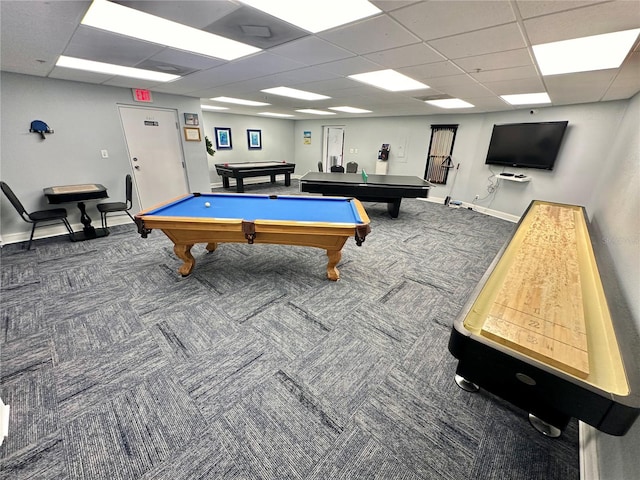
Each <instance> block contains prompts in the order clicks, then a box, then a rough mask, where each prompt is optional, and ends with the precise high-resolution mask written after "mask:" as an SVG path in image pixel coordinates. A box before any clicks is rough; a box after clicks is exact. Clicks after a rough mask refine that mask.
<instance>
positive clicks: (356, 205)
mask: <svg viewBox="0 0 640 480" xmlns="http://www.w3.org/2000/svg"><path fill="white" fill-rule="evenodd" d="M135 222H136V224H137V226H138V232H139V233H140V235H141V236H142V237H143V238H146V237H147V235H148V234H149V233H150V232H151V230H152V229H154V228H155V229H160V230H162V231H163V232H164V234H165V235H166V236H167V237H169V239H170V240H171V241H172V242H173V243H174V249H173V251H174V252H175V254H176V255H177V256H178V257H179V258H180V259H181V260H182V261H183V262H184V263H183V264H182V266H181V267H180V268H179V269H178V272H179V273H180V274H181V275H182V276H187V275H189V274H190V273H191V272H192V270H193V268H194V266H195V259H194V258H193V255H192V254H191V248H192V247H193V245H195V244H196V243H206V244H207V246H206V249H207V251H209V252H212V251H214V250H215V249H216V248H217V246H218V243H249V244H254V243H271V244H281V245H299V246H306V247H316V248H322V249H325V250H326V251H327V256H328V257H329V261H328V263H327V277H328V278H329V280H334V281H335V280H338V279H339V278H340V274H339V272H338V269H337V268H336V266H337V264H338V262H339V261H340V259H341V257H342V247H343V246H344V244H345V242H346V241H347V239H348V238H349V237H350V236H354V238H355V241H356V244H357V245H358V246H360V245H362V242H364V240H365V237H366V235H367V234H368V233H369V232H370V231H371V227H370V226H369V217H368V216H367V212H366V211H365V209H364V207H363V206H362V204H361V203H360V202H359V201H358V200H356V199H352V198H337V197H336V198H333V197H332V198H325V197H314V196H276V195H251V194H242V195H240V194H234V193H228V194H225V193H203V194H200V193H193V194H188V195H185V196H183V197H180V198H177V199H174V200H171V201H169V202H166V203H164V204H162V205H158V206H155V207H153V208H151V209H149V210H145V211H142V212H140V213H138V214H137V215H136V216H135Z"/></svg>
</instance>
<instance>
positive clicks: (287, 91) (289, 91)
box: [261, 87, 331, 100]
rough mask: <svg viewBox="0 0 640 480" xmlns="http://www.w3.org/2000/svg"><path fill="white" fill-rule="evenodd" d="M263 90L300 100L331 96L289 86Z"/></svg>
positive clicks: (321, 98)
mask: <svg viewBox="0 0 640 480" xmlns="http://www.w3.org/2000/svg"><path fill="white" fill-rule="evenodd" d="M261 91H262V92H265V93H272V94H273V95H281V96H283V97H290V98H298V99H300V100H324V99H327V98H331V97H327V96H326V95H320V94H318V93H313V92H305V91H304V90H296V89H295V88H289V87H274V88H267V89H265V90H261Z"/></svg>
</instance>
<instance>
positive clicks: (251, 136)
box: [247, 130, 262, 150]
mask: <svg viewBox="0 0 640 480" xmlns="http://www.w3.org/2000/svg"><path fill="white" fill-rule="evenodd" d="M247 142H248V143H249V149H250V150H259V149H261V148H262V132H261V131H260V130H247Z"/></svg>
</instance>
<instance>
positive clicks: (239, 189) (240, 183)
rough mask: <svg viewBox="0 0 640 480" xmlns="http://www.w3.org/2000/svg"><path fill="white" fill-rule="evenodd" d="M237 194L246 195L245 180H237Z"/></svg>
mask: <svg viewBox="0 0 640 480" xmlns="http://www.w3.org/2000/svg"><path fill="white" fill-rule="evenodd" d="M236 192H237V193H244V180H243V179H242V178H236Z"/></svg>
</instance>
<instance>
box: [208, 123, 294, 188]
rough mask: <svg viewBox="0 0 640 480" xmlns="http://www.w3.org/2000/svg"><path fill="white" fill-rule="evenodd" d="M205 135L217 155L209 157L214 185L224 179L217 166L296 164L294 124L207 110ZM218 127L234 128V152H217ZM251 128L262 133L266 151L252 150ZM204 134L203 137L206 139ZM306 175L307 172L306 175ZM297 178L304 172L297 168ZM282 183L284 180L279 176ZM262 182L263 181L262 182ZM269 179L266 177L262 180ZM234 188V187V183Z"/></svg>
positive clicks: (232, 140) (210, 173) (232, 131)
mask: <svg viewBox="0 0 640 480" xmlns="http://www.w3.org/2000/svg"><path fill="white" fill-rule="evenodd" d="M202 114H203V115H202V118H203V119H204V135H206V136H207V137H209V140H211V143H212V144H213V149H214V150H216V153H215V155H214V156H213V157H211V156H209V155H207V157H208V162H209V177H210V180H211V183H213V184H214V185H221V184H222V179H221V178H220V177H219V176H218V174H216V168H215V164H216V163H234V162H267V161H279V162H281V161H285V162H293V163H295V157H294V153H293V149H292V148H291V145H292V144H293V129H294V123H295V122H294V121H293V120H286V119H278V118H269V117H258V116H256V117H251V116H248V115H233V114H229V113H217V112H210V111H203V112H202ZM215 127H218V128H230V129H231V146H232V147H233V148H232V149H231V150H217V149H216V139H215V130H214V129H215ZM247 129H250V130H260V131H261V134H262V148H261V149H259V150H258V149H255V150H250V149H249V146H248V142H247ZM204 135H203V138H204ZM302 173H304V172H302ZM295 174H296V175H299V174H300V169H299V168H298V165H296V171H295ZM278 179H279V180H281V179H282V177H278ZM258 180H260V179H258ZM264 180H265V179H264V178H262V179H261V181H264ZM231 183H232V185H231V186H232V187H233V181H232V182H231Z"/></svg>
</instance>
